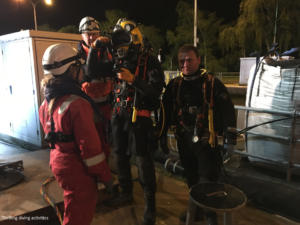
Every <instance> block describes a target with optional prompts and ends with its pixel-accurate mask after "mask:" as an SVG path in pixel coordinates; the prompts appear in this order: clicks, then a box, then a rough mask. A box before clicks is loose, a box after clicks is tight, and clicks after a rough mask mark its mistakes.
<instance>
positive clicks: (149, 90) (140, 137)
mask: <svg viewBox="0 0 300 225" xmlns="http://www.w3.org/2000/svg"><path fill="white" fill-rule="evenodd" d="M93 54H94V50H93V49H90V53H89V57H88V61H87V65H88V70H87V71H88V74H89V73H92V72H93V71H94V70H96V71H97V70H98V71H99V70H102V69H103V70H107V69H108V68H109V69H110V70H113V64H114V62H111V61H104V62H99V61H96V60H94V58H96V57H95V56H93ZM143 58H144V59H145V56H143ZM141 62H142V60H141V61H140V62H139V60H138V59H136V60H129V59H126V58H125V59H124V60H122V62H121V66H122V67H125V68H127V69H128V70H130V72H131V73H132V74H133V75H134V74H135V73H136V69H137V68H138V67H139V73H138V76H136V78H135V80H134V82H133V83H132V85H129V84H128V83H127V82H125V81H122V80H119V79H117V78H116V79H115V86H114V89H115V90H114V102H113V116H112V120H111V125H112V133H113V144H114V149H113V152H114V156H115V161H116V165H117V170H118V179H119V184H120V187H121V189H122V192H124V193H131V192H132V189H133V182H132V176H131V166H130V161H129V160H130V157H131V154H132V153H133V154H135V155H136V165H137V167H138V173H139V180H140V184H141V186H142V188H143V190H144V195H145V200H146V201H147V202H148V203H149V202H151V204H150V205H152V206H153V208H154V209H153V210H155V192H156V178H155V169H154V164H153V157H152V155H153V151H154V150H156V149H157V147H158V146H157V140H155V136H154V128H153V122H152V120H151V118H150V117H149V116H148V117H147V116H139V114H138V116H137V121H136V122H135V123H133V122H132V112H133V109H132V107H133V100H134V98H135V96H137V97H136V101H137V109H138V110H139V111H140V112H141V111H142V110H149V111H150V110H152V108H153V107H154V105H155V104H156V103H155V102H157V100H158V98H159V96H160V95H161V93H162V89H163V86H164V73H163V70H162V69H161V65H160V63H159V61H158V60H157V58H156V57H154V56H152V55H149V56H148V57H147V58H146V61H144V62H143V63H142V64H141ZM101 63H102V64H101ZM144 69H146V70H145V71H144ZM113 75H114V76H116V74H113ZM144 112H145V111H144ZM146 114H147V113H146ZM140 115H141V114H140Z"/></svg>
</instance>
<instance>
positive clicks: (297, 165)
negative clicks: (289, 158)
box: [234, 150, 300, 168]
mask: <svg viewBox="0 0 300 225" xmlns="http://www.w3.org/2000/svg"><path fill="white" fill-rule="evenodd" d="M234 153H237V154H239V155H244V156H249V157H253V158H257V159H262V160H265V161H269V162H273V163H277V164H279V165H282V166H286V165H287V164H288V163H287V162H283V161H277V160H272V159H269V158H265V157H262V156H256V155H252V154H249V153H246V152H241V151H238V150H234ZM292 167H296V168H300V164H292V165H291V168H292Z"/></svg>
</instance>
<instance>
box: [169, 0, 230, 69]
mask: <svg viewBox="0 0 300 225" xmlns="http://www.w3.org/2000/svg"><path fill="white" fill-rule="evenodd" d="M176 11H177V13H178V22H177V24H178V26H177V27H176V29H175V31H174V32H173V31H170V30H168V31H167V33H166V39H167V41H168V44H169V45H171V46H172V47H173V48H172V52H171V55H172V56H173V57H174V58H176V59H177V52H178V50H179V48H180V47H182V46H183V45H184V44H193V43H194V8H193V6H192V5H190V4H188V3H186V2H184V1H180V2H179V3H178V5H177V6H176ZM222 22H223V19H222V18H217V17H216V14H215V13H209V12H207V11H202V10H197V36H198V38H199V43H198V45H197V46H198V50H199V53H200V55H201V56H203V57H202V58H203V64H204V67H206V68H207V69H208V70H214V71H218V70H222V71H225V70H226V69H225V68H223V67H222V66H221V65H220V63H219V61H218V59H217V58H216V57H215V56H214V54H213V52H214V51H215V50H216V48H217V47H218V46H217V41H218V35H219V32H220V29H222V27H223V26H222ZM175 56H176V57H175Z"/></svg>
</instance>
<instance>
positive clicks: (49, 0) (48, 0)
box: [30, 0, 52, 30]
mask: <svg viewBox="0 0 300 225" xmlns="http://www.w3.org/2000/svg"><path fill="white" fill-rule="evenodd" d="M40 1H42V0H38V1H36V2H35V3H33V2H32V0H30V2H31V4H32V6H33V13H34V24H35V30H37V24H36V11H35V6H36V4H37V3H39V2H40ZM45 2H46V4H47V5H51V3H52V2H51V0H45Z"/></svg>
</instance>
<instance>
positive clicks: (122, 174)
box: [104, 154, 133, 207]
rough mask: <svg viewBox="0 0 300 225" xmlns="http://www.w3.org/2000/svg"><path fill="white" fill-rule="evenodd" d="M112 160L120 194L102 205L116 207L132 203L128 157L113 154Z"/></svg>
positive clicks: (131, 184)
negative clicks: (114, 164) (115, 168)
mask: <svg viewBox="0 0 300 225" xmlns="http://www.w3.org/2000/svg"><path fill="white" fill-rule="evenodd" d="M114 159H115V162H116V166H117V171H118V179H119V186H120V188H121V193H120V194H119V195H118V196H115V197H113V198H110V199H107V200H106V201H105V202H104V204H105V205H106V206H109V207H116V206H120V205H123V204H125V203H132V202H133V195H132V189H133V182H132V176H131V166H130V161H129V160H130V156H128V155H126V154H125V155H121V154H114Z"/></svg>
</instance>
